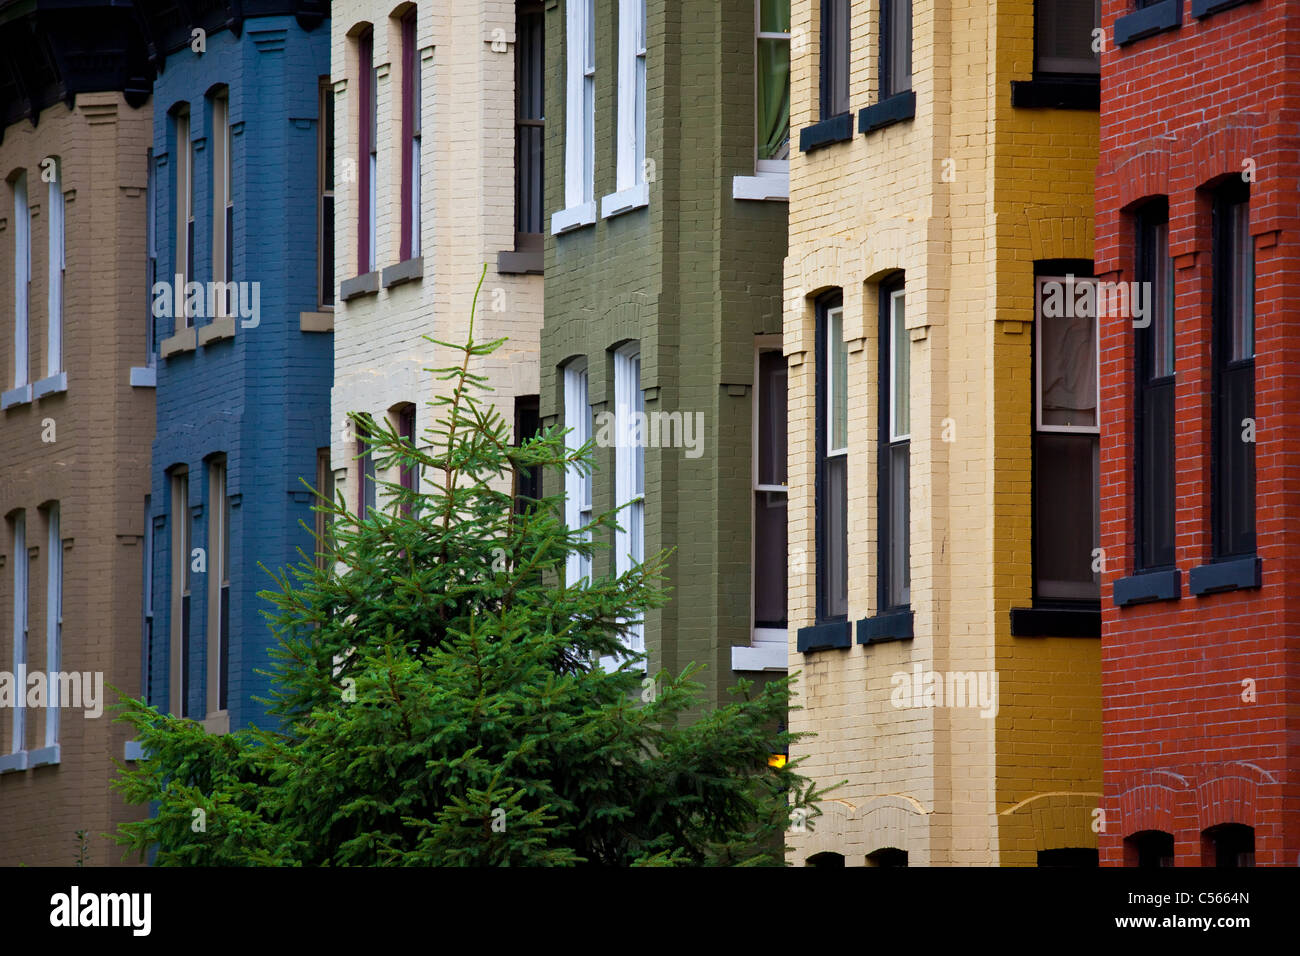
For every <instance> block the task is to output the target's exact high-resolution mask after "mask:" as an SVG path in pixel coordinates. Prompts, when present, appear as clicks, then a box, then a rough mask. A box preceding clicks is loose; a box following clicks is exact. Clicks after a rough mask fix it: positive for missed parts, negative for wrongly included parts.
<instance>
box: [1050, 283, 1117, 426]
mask: <svg viewBox="0 0 1300 956" xmlns="http://www.w3.org/2000/svg"><path fill="white" fill-rule="evenodd" d="M1071 280H1072V281H1073V286H1072V287H1070V288H1071V291H1070V293H1069V296H1068V298H1069V300H1070V302H1071V303H1073V300H1074V293H1073V289H1074V288H1077V287H1078V286H1080V285H1083V284H1085V283H1090V284H1092V285H1093V287H1094V289H1093V292H1094V294H1093V299H1092V300H1093V302H1094V303H1096V301H1097V296H1096V285H1097V280H1096V279H1095V278H1090V277H1088V276H1075V275H1071V276H1046V275H1043V276H1038V277H1037V278H1036V280H1035V282H1034V292H1035V294H1034V428H1035V430H1037V431H1040V432H1060V433H1064V434H1088V435H1099V434H1101V327H1100V320H1099V319H1096V318H1094V320H1093V321H1094V323H1095V324H1094V329H1093V345H1094V347H1095V349H1096V355H1095V357H1094V359H1093V361H1094V365H1093V367H1094V368H1095V369H1096V370H1097V374H1096V376H1095V378H1096V383H1095V384H1096V387H1097V395H1096V405H1095V408H1096V409H1097V424H1096V425H1044V424H1043V285H1044V284H1045V283H1048V282H1059V283H1062V284H1066V283H1067V282H1069V281H1071Z"/></svg>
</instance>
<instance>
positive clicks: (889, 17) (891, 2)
mask: <svg viewBox="0 0 1300 956" xmlns="http://www.w3.org/2000/svg"><path fill="white" fill-rule="evenodd" d="M900 9H905V10H906V12H907V23H906V25H904V26H902V27H901V29H902V30H903V36H904V38H905V39H906V41H907V85H906V86H901V87H899V88H897V89H895V88H894V85H893V83H892V74H893V68H894V62H893V52H892V51H893V47H894V41H895V40H896V39H898V38H897V37H896V36H895V31H896V30H899V29H900V26H899V22H898V21H899V20H900V19H901V18H900V17H899V16H898V13H899V11H900ZM912 52H913V51H912V0H880V100H881V101H884V100H887V99H889V98H890V97H891V96H899V95H901V94H903V93H908V92H911V90H912Z"/></svg>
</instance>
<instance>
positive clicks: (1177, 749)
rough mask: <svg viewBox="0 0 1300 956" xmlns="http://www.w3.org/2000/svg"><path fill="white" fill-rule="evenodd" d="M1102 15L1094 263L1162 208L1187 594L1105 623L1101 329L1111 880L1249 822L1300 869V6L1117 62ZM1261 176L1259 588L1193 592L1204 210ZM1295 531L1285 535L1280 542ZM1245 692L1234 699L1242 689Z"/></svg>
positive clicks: (1120, 450)
mask: <svg viewBox="0 0 1300 956" xmlns="http://www.w3.org/2000/svg"><path fill="white" fill-rule="evenodd" d="M1132 10H1133V4H1132V2H1131V0H1103V4H1102V23H1103V24H1104V25H1105V28H1106V33H1107V38H1108V41H1109V42H1108V46H1107V49H1106V51H1105V52H1104V54H1103V57H1102V108H1101V157H1100V162H1099V166H1098V176H1097V194H1096V195H1097V206H1096V215H1097V219H1096V223H1097V243H1096V269H1097V273H1098V275H1099V276H1101V277H1103V278H1108V279H1123V280H1126V281H1131V280H1133V279H1134V278H1136V277H1135V276H1134V275H1133V224H1132V220H1131V218H1130V217H1129V215H1128V214H1127V213H1126V209H1127V208H1131V207H1132V206H1133V205H1134V204H1135V203H1138V202H1139V201H1140V200H1142V199H1144V198H1146V197H1151V196H1159V195H1165V196H1168V199H1169V213H1170V215H1169V219H1170V254H1171V256H1172V257H1173V258H1174V260H1175V263H1174V264H1175V273H1174V275H1175V283H1176V293H1175V294H1176V299H1175V328H1176V342H1177V345H1176V374H1177V385H1176V399H1175V401H1176V412H1175V418H1176V422H1177V425H1176V437H1175V445H1176V456H1177V465H1176V481H1177V511H1176V533H1177V541H1176V556H1177V565H1178V568H1179V569H1180V571H1181V572H1182V593H1181V595H1180V597H1179V599H1178V600H1175V601H1162V602H1158V603H1152V604H1145V605H1140V606H1137V607H1130V608H1117V607H1115V606H1114V603H1113V601H1112V600H1111V585H1112V584H1113V582H1114V581H1115V579H1117V578H1119V577H1122V576H1124V575H1127V574H1131V573H1132V572H1133V569H1134V545H1135V541H1134V513H1133V491H1134V488H1133V411H1132V409H1133V384H1132V383H1133V378H1134V366H1133V360H1134V347H1133V346H1134V338H1133V332H1132V330H1131V328H1130V322H1129V321H1128V320H1121V319H1107V320H1103V324H1102V329H1101V401H1102V440H1101V503H1102V510H1101V544H1102V547H1103V549H1104V550H1105V553H1106V559H1107V560H1106V573H1105V575H1104V584H1103V610H1102V620H1103V625H1102V687H1103V717H1104V729H1103V762H1104V797H1103V800H1102V807H1103V809H1104V810H1105V822H1106V826H1105V830H1104V832H1103V833H1102V834H1101V835H1100V847H1101V860H1102V863H1103V865H1121V864H1122V863H1123V862H1124V845H1123V840H1124V838H1125V837H1126V836H1128V835H1130V834H1132V833H1135V832H1138V831H1141V830H1145V829H1159V830H1166V831H1169V832H1171V833H1173V835H1174V840H1175V863H1176V865H1179V866H1194V865H1199V864H1200V863H1201V862H1202V845H1201V831H1202V830H1203V829H1205V828H1207V827H1210V826H1213V825H1215V824H1220V823H1230V822H1232V823H1243V824H1246V825H1249V826H1252V827H1254V828H1255V851H1256V862H1257V865H1260V866H1267V865H1296V864H1297V862H1300V769H1298V768H1297V763H1298V762H1300V603H1298V601H1297V598H1298V597H1300V583H1298V582H1300V577H1298V572H1300V548H1298V547H1297V532H1298V531H1300V484H1298V483H1297V479H1298V478H1300V440H1298V439H1300V309H1297V308H1296V306H1295V304H1294V302H1292V301H1290V300H1289V299H1288V297H1287V296H1286V291H1287V290H1286V283H1287V281H1288V279H1289V278H1290V279H1291V280H1292V281H1294V280H1295V279H1296V278H1300V235H1298V234H1297V225H1298V222H1297V215H1298V212H1300V152H1298V149H1300V138H1298V137H1297V120H1298V119H1300V69H1298V68H1297V67H1300V43H1298V42H1297V41H1298V40H1300V4H1298V3H1295V2H1291V0H1252V2H1248V3H1245V4H1243V5H1242V6H1239V7H1235V8H1232V9H1229V10H1224V11H1222V12H1218V13H1215V14H1213V15H1211V16H1209V17H1207V18H1204V19H1202V20H1197V19H1194V18H1193V17H1192V11H1191V0H1184V2H1183V10H1182V25H1181V26H1180V27H1177V28H1175V29H1172V30H1169V31H1166V32H1163V33H1160V34H1157V35H1155V36H1153V37H1148V38H1146V39H1143V40H1139V41H1137V42H1136V43H1133V44H1130V45H1127V46H1125V47H1123V48H1116V47H1114V46H1113V37H1114V33H1113V30H1112V27H1113V25H1114V21H1115V20H1116V18H1117V17H1119V16H1122V15H1124V14H1127V13H1130V12H1131V11H1132ZM1247 159H1251V160H1253V161H1254V163H1255V182H1253V183H1252V184H1251V200H1250V224H1251V232H1252V234H1253V235H1254V238H1255V250H1256V313H1255V314H1256V318H1255V322H1256V329H1257V332H1256V366H1255V368H1256V372H1255V382H1256V399H1255V402H1256V404H1255V411H1256V422H1257V443H1256V470H1257V486H1256V495H1257V497H1256V502H1257V511H1256V516H1257V517H1256V522H1257V523H1256V529H1257V536H1258V537H1257V541H1258V552H1257V553H1258V555H1259V556H1260V558H1261V559H1262V561H1263V587H1262V588H1260V589H1258V590H1244V591H1233V592H1227V593H1222V594H1217V595H1209V596H1202V597H1194V596H1192V595H1191V594H1190V592H1189V591H1188V586H1187V581H1188V573H1189V572H1190V571H1191V569H1192V568H1194V567H1196V566H1198V565H1200V564H1203V563H1205V562H1206V561H1208V560H1209V558H1210V544H1211V538H1210V536H1211V524H1210V427H1211V405H1210V380H1211V378H1210V371H1211V365H1210V341H1211V337H1210V329H1211V319H1210V316H1211V309H1210V306H1211V256H1210V250H1211V214H1210V209H1211V205H1210V198H1209V196H1208V194H1207V193H1206V192H1204V189H1205V188H1206V187H1208V186H1212V185H1214V184H1215V182H1216V180H1221V179H1222V177H1224V176H1233V175H1236V176H1240V175H1241V173H1242V170H1243V164H1244V163H1245V161H1246V160H1247ZM1288 529H1290V531H1288ZM1247 679H1250V680H1253V681H1254V682H1255V693H1256V696H1257V699H1256V701H1255V702H1253V703H1249V702H1245V701H1243V700H1242V689H1243V681H1245V680H1247Z"/></svg>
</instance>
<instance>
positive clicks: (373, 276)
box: [339, 270, 379, 302]
mask: <svg viewBox="0 0 1300 956" xmlns="http://www.w3.org/2000/svg"><path fill="white" fill-rule="evenodd" d="M378 292H379V273H378V272H375V271H373V270H372V271H370V272H363V273H362V274H361V275H359V276H354V277H353V278H351V279H344V280H343V281H342V282H340V283H339V299H340V301H343V302H348V301H350V300H352V299H355V298H357V297H358V296H363V295H375V294H377V293H378Z"/></svg>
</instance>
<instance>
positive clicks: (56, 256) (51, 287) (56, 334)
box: [45, 157, 67, 375]
mask: <svg viewBox="0 0 1300 956" xmlns="http://www.w3.org/2000/svg"><path fill="white" fill-rule="evenodd" d="M48 205H49V207H50V237H49V241H50V246H49V282H48V286H47V289H48V295H47V297H46V298H47V302H48V307H49V331H48V335H47V341H46V346H45V348H46V353H45V374H46V375H57V374H58V373H59V372H62V371H63V275H64V270H65V268H66V267H67V261H66V259H65V257H64V251H65V243H64V233H65V232H66V230H65V229H64V222H65V219H66V216H67V207H66V206H65V205H64V201H63V160H62V159H60V158H58V157H54V179H53V180H51V181H50V184H49V201H48Z"/></svg>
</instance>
